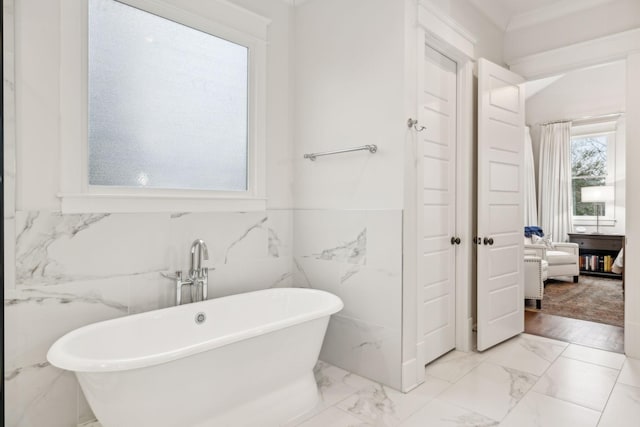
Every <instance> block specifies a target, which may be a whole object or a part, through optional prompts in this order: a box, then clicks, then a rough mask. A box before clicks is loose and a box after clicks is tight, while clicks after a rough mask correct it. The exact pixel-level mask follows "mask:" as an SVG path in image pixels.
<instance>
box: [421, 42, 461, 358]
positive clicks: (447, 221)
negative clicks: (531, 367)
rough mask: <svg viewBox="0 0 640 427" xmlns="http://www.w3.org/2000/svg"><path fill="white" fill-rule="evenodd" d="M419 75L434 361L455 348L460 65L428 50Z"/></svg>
mask: <svg viewBox="0 0 640 427" xmlns="http://www.w3.org/2000/svg"><path fill="white" fill-rule="evenodd" d="M421 67H422V71H421V73H420V74H419V75H420V76H421V77H420V85H421V88H420V90H419V96H420V99H419V102H420V104H419V108H418V114H419V116H418V121H419V123H420V124H421V125H424V126H426V130H424V131H422V132H418V133H417V137H418V147H419V148H418V159H419V167H418V175H419V177H418V183H419V185H418V187H419V188H418V194H417V198H418V207H419V209H421V210H422V212H421V213H420V214H419V215H418V219H419V224H418V301H417V303H418V318H419V319H418V325H419V332H418V347H419V349H420V351H419V352H418V354H419V356H418V357H420V360H419V362H420V363H422V364H426V363H429V362H430V361H432V360H434V359H436V358H437V357H439V356H441V355H443V354H444V353H447V352H448V351H450V350H451V349H453V348H454V347H455V246H454V245H452V244H451V237H452V236H453V235H454V233H455V225H456V224H455V209H456V207H455V188H456V186H455V172H456V171H455V161H456V111H457V107H456V99H457V95H456V64H455V63H454V62H453V61H451V60H450V59H448V58H446V57H444V56H443V55H441V54H440V53H438V52H436V51H435V50H433V49H431V48H429V47H428V46H425V52H424V58H423V60H422V61H421Z"/></svg>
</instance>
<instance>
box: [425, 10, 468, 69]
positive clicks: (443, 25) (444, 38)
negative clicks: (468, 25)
mask: <svg viewBox="0 0 640 427" xmlns="http://www.w3.org/2000/svg"><path fill="white" fill-rule="evenodd" d="M418 24H419V25H420V26H421V27H422V28H424V30H425V32H426V34H427V41H428V42H429V44H430V45H432V47H434V48H436V49H438V50H442V51H447V54H448V55H451V56H454V57H453V58H452V59H454V60H456V61H457V62H462V61H465V60H474V59H475V45H476V44H477V42H478V40H477V39H476V37H475V36H474V35H473V34H471V33H470V32H468V31H467V30H466V29H465V28H464V27H462V26H461V25H460V24H458V23H457V22H456V21H455V20H453V19H451V17H449V16H448V15H447V14H445V13H444V12H442V11H440V10H439V9H438V8H437V7H435V6H433V5H432V4H431V3H429V2H428V1H427V0H420V3H419V7H418Z"/></svg>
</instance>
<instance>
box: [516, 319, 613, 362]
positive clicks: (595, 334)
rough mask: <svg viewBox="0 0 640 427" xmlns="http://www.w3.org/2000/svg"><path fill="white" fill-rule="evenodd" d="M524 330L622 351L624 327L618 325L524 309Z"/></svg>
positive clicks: (562, 339) (529, 332) (590, 345)
mask: <svg viewBox="0 0 640 427" xmlns="http://www.w3.org/2000/svg"><path fill="white" fill-rule="evenodd" d="M524 331H525V332H526V333H528V334H532V335H539V336H542V337H546V338H553V339H557V340H560V341H565V342H570V343H573V344H579V345H584V346H586V347H593V348H599V349H601V350H607V351H614V352H616V353H624V329H623V328H621V327H619V326H612V325H605V324H604V323H595V322H588V321H586V320H578V319H570V318H568V317H560V316H553V315H551V314H543V313H539V312H536V311H529V310H525V312H524Z"/></svg>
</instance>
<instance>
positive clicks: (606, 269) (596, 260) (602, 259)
mask: <svg viewBox="0 0 640 427" xmlns="http://www.w3.org/2000/svg"><path fill="white" fill-rule="evenodd" d="M613 261H614V258H613V256H611V255H580V259H579V266H580V270H583V271H593V272H598V273H611V272H612V267H613Z"/></svg>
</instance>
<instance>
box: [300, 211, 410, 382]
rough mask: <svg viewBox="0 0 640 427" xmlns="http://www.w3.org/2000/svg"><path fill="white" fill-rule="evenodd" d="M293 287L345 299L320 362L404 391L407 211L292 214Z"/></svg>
mask: <svg viewBox="0 0 640 427" xmlns="http://www.w3.org/2000/svg"><path fill="white" fill-rule="evenodd" d="M293 224H294V226H293V229H294V231H293V235H294V269H293V270H294V271H293V275H294V276H293V283H294V286H302V287H311V288H314V289H322V290H325V291H328V292H331V293H333V294H335V295H337V296H339V297H340V298H341V299H342V301H343V302H344V308H343V310H342V311H341V312H340V313H339V314H337V315H334V316H333V317H332V319H331V321H330V324H329V328H328V330H327V334H326V337H325V341H324V345H323V348H322V352H321V358H322V359H323V360H326V361H328V362H330V363H333V364H335V365H337V366H340V367H342V368H345V369H348V370H350V371H352V372H355V373H357V374H359V375H363V376H365V377H367V378H371V379H374V380H376V381H380V382H382V383H384V384H387V385H390V386H392V387H397V388H399V387H400V366H401V354H400V342H401V335H402V330H401V328H402V326H401V323H402V313H401V311H402V216H401V212H400V211H336V210H331V211H327V210H301V211H294V214H293Z"/></svg>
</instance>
